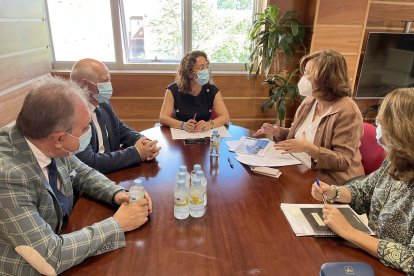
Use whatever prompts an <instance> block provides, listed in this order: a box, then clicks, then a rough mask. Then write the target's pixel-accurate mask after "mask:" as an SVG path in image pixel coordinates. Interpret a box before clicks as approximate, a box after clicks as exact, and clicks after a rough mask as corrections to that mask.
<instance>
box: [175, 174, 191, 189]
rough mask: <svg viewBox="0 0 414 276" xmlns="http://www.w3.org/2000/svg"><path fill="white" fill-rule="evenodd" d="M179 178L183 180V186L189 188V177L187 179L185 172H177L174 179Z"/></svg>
mask: <svg viewBox="0 0 414 276" xmlns="http://www.w3.org/2000/svg"><path fill="white" fill-rule="evenodd" d="M179 179H182V180H184V183H185V186H186V187H187V188H190V177H188V179H187V177H186V175H185V172H179V173H178V174H177V179H176V180H177V181H178V180H179Z"/></svg>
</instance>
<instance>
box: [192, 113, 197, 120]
mask: <svg viewBox="0 0 414 276" xmlns="http://www.w3.org/2000/svg"><path fill="white" fill-rule="evenodd" d="M196 117H197V113H194V117H193V120H194V121H195V119H196Z"/></svg>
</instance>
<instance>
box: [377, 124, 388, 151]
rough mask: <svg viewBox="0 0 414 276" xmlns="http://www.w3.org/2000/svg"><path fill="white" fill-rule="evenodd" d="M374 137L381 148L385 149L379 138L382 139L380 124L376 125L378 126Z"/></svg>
mask: <svg viewBox="0 0 414 276" xmlns="http://www.w3.org/2000/svg"><path fill="white" fill-rule="evenodd" d="M375 137H376V138H377V143H378V144H379V145H380V146H381V147H383V148H384V149H387V147H386V146H385V145H384V144H383V143H382V141H381V138H382V128H381V125H380V124H378V126H377V129H376V134H375Z"/></svg>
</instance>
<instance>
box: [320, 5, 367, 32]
mask: <svg viewBox="0 0 414 276" xmlns="http://www.w3.org/2000/svg"><path fill="white" fill-rule="evenodd" d="M366 6H367V3H366V1H359V0H358V1H349V0H335V1H332V0H320V4H319V7H320V8H319V15H318V19H317V21H316V24H334V25H358V26H362V25H364V23H365V22H364V18H365V12H366Z"/></svg>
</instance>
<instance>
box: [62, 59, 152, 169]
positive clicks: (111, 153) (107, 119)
mask: <svg viewBox="0 0 414 276" xmlns="http://www.w3.org/2000/svg"><path fill="white" fill-rule="evenodd" d="M70 79H71V80H72V81H74V82H76V83H78V84H79V86H81V87H82V88H85V89H87V90H88V91H89V95H88V101H89V108H90V110H91V113H92V122H91V129H92V139H91V144H90V145H89V146H88V147H87V148H86V149H85V151H83V152H81V153H78V154H77V157H78V158H79V159H80V160H82V161H83V162H84V163H86V164H87V165H89V166H90V167H92V168H95V169H96V170H98V171H100V172H101V173H109V172H113V171H117V170H120V169H123V168H126V167H130V166H133V165H137V164H139V163H140V162H142V161H149V160H152V159H154V158H155V157H156V156H157V155H158V154H159V151H160V148H159V147H157V141H156V140H154V141H151V140H149V139H147V138H146V137H144V136H143V135H141V134H140V133H139V132H137V131H136V130H134V129H132V128H130V127H128V126H127V125H126V124H125V123H124V122H123V121H122V120H120V119H119V118H118V117H117V116H116V114H115V112H114V110H113V109H112V106H111V104H110V103H109V98H110V97H111V95H112V84H111V76H110V74H109V70H108V68H107V67H106V66H105V64H103V63H102V62H100V61H98V60H94V59H89V58H88V59H82V60H79V61H78V62H76V63H75V64H74V65H73V68H72V72H71V74H70Z"/></svg>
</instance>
